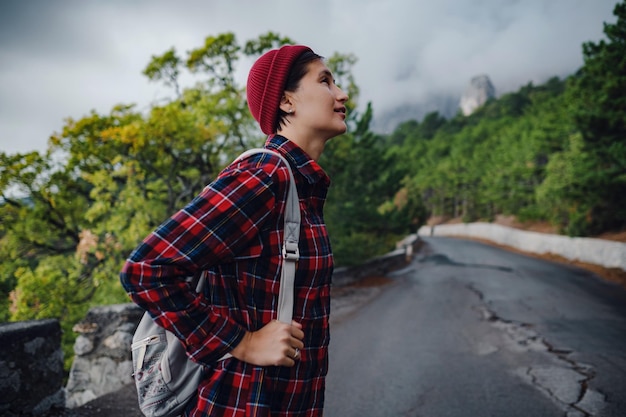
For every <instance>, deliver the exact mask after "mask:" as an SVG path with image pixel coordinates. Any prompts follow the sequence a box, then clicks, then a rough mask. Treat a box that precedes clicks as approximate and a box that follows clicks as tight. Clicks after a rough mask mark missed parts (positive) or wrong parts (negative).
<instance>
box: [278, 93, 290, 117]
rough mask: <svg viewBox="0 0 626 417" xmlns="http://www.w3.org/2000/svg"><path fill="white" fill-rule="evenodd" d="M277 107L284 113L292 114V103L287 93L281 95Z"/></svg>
mask: <svg viewBox="0 0 626 417" xmlns="http://www.w3.org/2000/svg"><path fill="white" fill-rule="evenodd" d="M278 107H279V108H280V109H281V110H282V111H284V112H285V113H293V103H292V100H291V97H290V95H289V93H288V92H286V93H285V94H283V97H282V98H281V99H280V104H279V105H278Z"/></svg>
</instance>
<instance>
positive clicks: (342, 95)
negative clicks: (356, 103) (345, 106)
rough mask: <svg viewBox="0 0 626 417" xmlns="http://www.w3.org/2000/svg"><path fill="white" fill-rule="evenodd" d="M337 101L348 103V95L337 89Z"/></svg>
mask: <svg viewBox="0 0 626 417" xmlns="http://www.w3.org/2000/svg"><path fill="white" fill-rule="evenodd" d="M337 90H338V91H337V95H336V97H337V101H340V102H342V103H345V102H346V101H348V98H349V97H348V94H346V93H345V92H344V91H343V90H342V89H341V88H339V87H337Z"/></svg>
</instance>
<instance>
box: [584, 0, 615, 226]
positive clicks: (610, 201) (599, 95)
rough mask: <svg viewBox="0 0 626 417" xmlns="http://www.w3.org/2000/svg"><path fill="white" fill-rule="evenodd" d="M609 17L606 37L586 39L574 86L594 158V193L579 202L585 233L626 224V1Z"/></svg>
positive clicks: (586, 140) (586, 143) (587, 150)
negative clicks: (612, 17)
mask: <svg viewBox="0 0 626 417" xmlns="http://www.w3.org/2000/svg"><path fill="white" fill-rule="evenodd" d="M613 14H614V15H615V16H616V17H617V21H616V22H615V23H605V24H604V33H605V35H606V38H607V39H606V40H601V41H599V42H597V43H593V42H587V43H585V44H583V56H584V65H583V67H582V68H581V69H580V71H579V73H578V74H577V76H576V77H575V79H574V85H573V88H572V90H571V94H572V96H571V97H572V103H573V106H572V107H573V109H572V110H573V112H574V115H575V118H576V123H577V126H578V128H579V129H580V131H581V132H582V137H583V141H584V150H583V151H584V152H585V153H586V154H587V157H588V159H590V162H589V167H590V168H591V175H587V176H586V179H587V181H588V184H587V185H586V186H585V188H586V189H588V190H589V194H587V195H585V200H586V201H580V207H581V208H582V207H585V208H586V210H587V211H586V212H585V213H580V214H578V215H577V216H578V217H579V218H584V219H586V221H585V223H586V225H585V226H583V225H580V227H579V229H580V230H579V232H580V233H594V234H597V233H601V232H603V231H607V230H611V229H621V228H624V227H626V95H625V94H624V91H626V2H624V1H622V2H620V3H618V4H617V5H616V6H615V8H614V11H613Z"/></svg>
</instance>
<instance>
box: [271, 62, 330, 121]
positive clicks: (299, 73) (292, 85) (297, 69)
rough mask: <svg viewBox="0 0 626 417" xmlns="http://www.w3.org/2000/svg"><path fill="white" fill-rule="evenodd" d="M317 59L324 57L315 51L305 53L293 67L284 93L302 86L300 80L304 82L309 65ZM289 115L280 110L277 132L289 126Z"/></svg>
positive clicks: (277, 119)
mask: <svg viewBox="0 0 626 417" xmlns="http://www.w3.org/2000/svg"><path fill="white" fill-rule="evenodd" d="M317 59H324V57H322V56H320V55H318V54H316V53H315V52H313V51H304V52H303V53H302V55H300V56H299V57H298V59H296V60H295V61H294V63H293V65H292V66H291V69H290V70H289V75H288V76H287V83H286V84H285V89H284V91H296V90H297V89H298V87H299V86H300V80H302V78H303V77H304V76H305V75H306V73H307V71H308V66H309V63H310V62H313V61H315V60H317ZM288 115H289V113H287V112H285V111H283V110H282V109H281V108H280V107H279V108H278V114H277V115H276V126H277V127H278V129H276V130H280V129H281V128H282V127H283V126H285V125H286V124H287V119H286V118H287V116H288Z"/></svg>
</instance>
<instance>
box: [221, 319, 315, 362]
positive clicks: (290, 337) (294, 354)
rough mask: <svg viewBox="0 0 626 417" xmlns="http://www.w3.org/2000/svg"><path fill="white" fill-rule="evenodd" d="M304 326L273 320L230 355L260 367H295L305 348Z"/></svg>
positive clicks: (249, 335) (251, 334) (245, 337)
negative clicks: (303, 341)
mask: <svg viewBox="0 0 626 417" xmlns="http://www.w3.org/2000/svg"><path fill="white" fill-rule="evenodd" d="M302 339H304V332H303V331H302V325H301V324H300V323H297V322H295V321H292V322H291V324H287V323H282V322H280V321H277V320H273V321H271V322H269V323H268V324H266V325H265V326H263V327H262V328H261V329H259V330H257V331H256V332H246V335H245V336H244V337H243V339H242V340H241V343H239V344H238V345H237V346H236V347H235V348H234V349H233V350H232V351H231V352H230V353H231V355H233V356H234V357H235V358H237V359H239V360H241V361H244V362H248V363H251V364H253V365H258V366H288V367H291V366H294V365H295V364H296V360H298V359H300V350H302V349H303V348H304V343H302Z"/></svg>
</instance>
